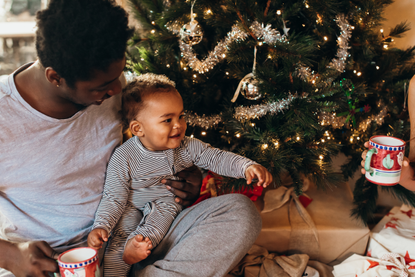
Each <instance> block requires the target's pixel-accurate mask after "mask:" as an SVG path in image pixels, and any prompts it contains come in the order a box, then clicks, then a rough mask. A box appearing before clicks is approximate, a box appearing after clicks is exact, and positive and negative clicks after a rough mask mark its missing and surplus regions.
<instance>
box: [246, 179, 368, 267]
mask: <svg viewBox="0 0 415 277" xmlns="http://www.w3.org/2000/svg"><path fill="white" fill-rule="evenodd" d="M289 182H290V180H286V181H283V183H286V184H289ZM291 183H292V181H291ZM304 183H306V182H304ZM306 194H307V195H308V198H310V200H311V199H312V201H311V203H310V201H308V203H309V205H308V206H307V208H305V207H304V206H303V205H302V204H301V202H300V200H299V199H298V197H297V196H296V195H295V193H294V192H293V190H292V188H290V187H289V186H287V187H286V186H280V187H279V188H277V189H268V188H267V189H266V191H265V193H264V196H263V197H260V198H258V201H256V202H254V204H255V205H256V206H257V208H258V210H259V211H262V212H261V217H262V230H261V233H260V235H259V236H258V238H257V240H256V242H255V244H256V245H259V246H263V247H265V248H266V249H267V250H268V251H270V252H276V253H279V254H287V255H291V254H308V255H309V257H310V259H311V260H317V261H320V262H322V263H325V264H337V263H340V262H341V261H342V260H344V259H346V258H347V257H348V256H350V255H351V254H352V253H357V254H364V253H365V250H366V247H367V243H368V239H369V233H370V231H369V229H368V228H367V227H366V226H365V225H364V224H363V223H362V222H360V221H358V220H356V219H354V218H352V217H351V216H350V212H351V209H352V208H353V196H352V192H351V190H350V188H349V185H348V184H347V183H342V184H341V185H339V186H338V187H337V188H333V189H330V190H327V191H323V190H319V189H317V187H316V186H315V184H310V188H309V189H308V190H307V191H306Z"/></svg>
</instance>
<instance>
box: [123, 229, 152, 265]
mask: <svg viewBox="0 0 415 277" xmlns="http://www.w3.org/2000/svg"><path fill="white" fill-rule="evenodd" d="M152 247H153V246H152V244H151V241H150V239H149V238H144V237H143V236H142V235H136V236H135V237H134V238H132V239H130V240H129V241H128V242H127V245H126V246H125V249H124V254H123V255H122V259H123V260H124V262H126V263H127V264H135V263H138V262H139V261H142V260H144V259H145V258H147V257H148V255H150V253H151V251H150V249H151V248H152Z"/></svg>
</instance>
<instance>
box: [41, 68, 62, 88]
mask: <svg viewBox="0 0 415 277" xmlns="http://www.w3.org/2000/svg"><path fill="white" fill-rule="evenodd" d="M45 77H46V79H47V80H48V82H49V83H51V84H52V85H54V86H56V87H59V86H60V85H62V84H63V81H64V80H63V78H62V77H61V76H59V74H58V73H57V72H56V71H55V70H54V69H53V68H52V67H46V69H45Z"/></svg>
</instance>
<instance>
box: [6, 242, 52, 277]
mask: <svg viewBox="0 0 415 277" xmlns="http://www.w3.org/2000/svg"><path fill="white" fill-rule="evenodd" d="M0 249H1V251H0V267H1V268H4V269H6V270H9V271H11V272H12V273H13V274H14V275H15V276H16V277H20V276H33V277H40V276H41V277H47V276H49V275H48V274H47V272H58V270H59V269H58V263H57V262H56V259H57V258H58V253H56V252H55V251H54V250H53V249H52V248H51V247H50V246H49V245H48V244H47V243H46V242H44V241H33V242H25V243H12V242H9V241H5V240H1V239H0Z"/></svg>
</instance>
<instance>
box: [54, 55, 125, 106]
mask: <svg viewBox="0 0 415 277" xmlns="http://www.w3.org/2000/svg"><path fill="white" fill-rule="evenodd" d="M124 67H125V57H124V58H123V59H121V60H119V61H116V62H113V63H112V64H111V65H110V66H109V67H108V69H107V70H106V71H101V70H95V71H93V72H92V77H91V79H90V80H88V81H77V82H76V83H75V89H71V88H67V90H65V91H63V95H62V97H63V98H65V99H67V100H69V101H71V102H73V103H75V104H77V105H81V106H84V107H87V106H90V105H93V104H95V105H100V104H101V103H102V102H103V101H104V100H105V99H108V98H110V97H111V96H113V95H116V94H119V93H120V92H121V90H122V87H121V81H120V79H119V77H120V75H121V74H122V73H123V70H124Z"/></svg>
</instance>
